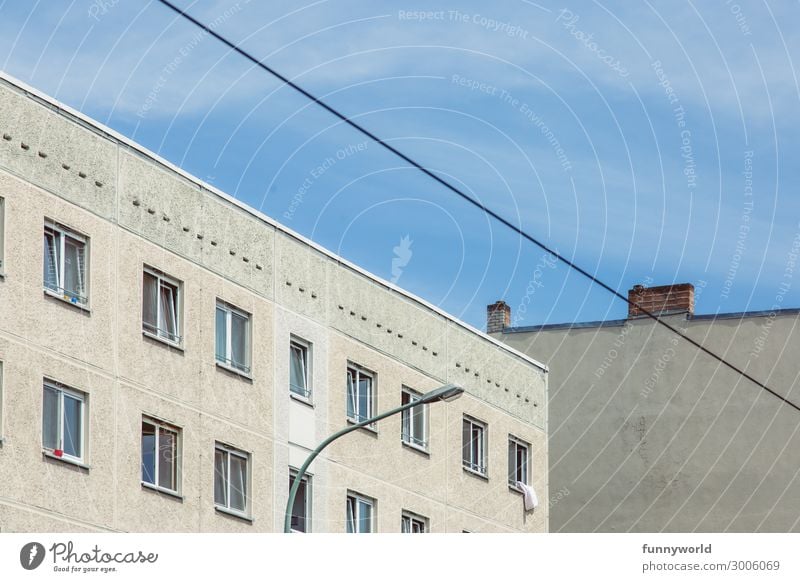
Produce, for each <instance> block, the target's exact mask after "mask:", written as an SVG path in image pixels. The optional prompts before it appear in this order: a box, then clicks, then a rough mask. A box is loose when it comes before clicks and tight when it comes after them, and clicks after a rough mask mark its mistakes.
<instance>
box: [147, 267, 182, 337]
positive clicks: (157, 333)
mask: <svg viewBox="0 0 800 582" xmlns="http://www.w3.org/2000/svg"><path fill="white" fill-rule="evenodd" d="M145 273H147V274H148V275H150V276H151V277H154V278H155V279H156V323H155V325H153V324H150V323H148V322H146V321H145V320H144V301H145V299H144V294H145V286H144V275H145ZM162 282H163V283H166V284H167V285H170V286H171V287H174V288H175V291H174V293H175V296H176V297H175V333H172V332H170V331H169V330H166V329H160V328H159V327H158V323H159V322H160V321H161V314H162V310H163V308H164V307H163V305H161V284H162ZM150 328H152V329H150ZM182 331H183V283H182V282H181V281H179V280H178V279H174V278H173V277H170V276H168V275H166V274H164V273H162V272H161V271H159V270H158V269H154V268H152V267H148V266H147V265H145V266H144V268H143V269H142V333H143V334H144V335H146V336H147V337H151V338H153V339H157V340H159V341H162V342H166V343H168V344H170V345H173V346H177V347H180V346H181V345H182V344H183V335H182Z"/></svg>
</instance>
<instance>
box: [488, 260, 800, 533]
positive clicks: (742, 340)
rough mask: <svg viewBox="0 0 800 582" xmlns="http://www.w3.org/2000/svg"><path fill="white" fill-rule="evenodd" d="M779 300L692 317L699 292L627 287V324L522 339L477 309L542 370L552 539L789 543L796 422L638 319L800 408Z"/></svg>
mask: <svg viewBox="0 0 800 582" xmlns="http://www.w3.org/2000/svg"><path fill="white" fill-rule="evenodd" d="M798 246H800V245H798ZM796 252H797V248H794V249H793V250H792V254H793V256H795V257H796ZM789 258H790V260H794V259H792V256H790V257H789ZM787 272H789V274H791V272H790V271H788V268H787ZM787 283H789V284H787ZM790 290H791V284H790V279H784V280H783V281H782V282H781V283H780V286H779V287H778V288H777V289H776V295H775V306H774V308H773V309H771V310H768V311H750V312H745V313H722V314H695V309H694V306H695V298H696V296H698V295H699V294H701V293H711V292H712V291H711V290H710V288H709V286H708V285H707V284H706V283H705V282H703V281H700V282H698V284H697V285H693V284H689V283H686V284H679V285H662V286H656V287H645V286H642V285H637V286H635V287H634V288H632V289H630V291H629V293H628V298H629V300H630V301H631V302H633V303H634V304H635V305H632V306H631V307H630V309H629V311H628V316H627V318H625V319H620V320H610V321H592V322H579V323H567V324H551V325H532V326H526V327H511V326H510V322H511V308H510V307H509V306H508V305H507V304H506V303H504V302H498V303H496V304H493V305H490V306H489V309H488V315H489V331H490V332H491V333H492V334H493V335H494V336H495V337H497V338H499V339H502V341H504V342H506V343H507V344H508V345H510V346H512V347H515V348H517V349H519V350H522V351H526V352H528V353H536V354H537V356H538V357H541V358H543V360H544V361H545V362H553V363H554V365H553V369H552V373H551V375H550V384H549V415H550V416H549V419H550V420H549V426H550V431H549V433H548V436H549V440H550V456H549V459H550V461H549V462H550V476H551V477H550V512H551V513H550V528H551V531H555V532H558V531H562V532H593V531H603V532H624V531H646V532H651V531H654V532H659V531H668V532H689V531H698V532H762V531H763V532H789V531H800V512H798V507H800V456H798V453H797V451H798V449H800V430H799V429H798V427H800V413H799V412H798V411H797V410H796V409H795V408H793V407H792V406H790V405H788V404H787V403H785V402H783V401H781V400H780V399H779V398H777V397H776V396H774V395H772V394H770V393H768V392H767V391H766V390H764V389H762V388H760V387H759V386H757V385H755V384H753V383H752V382H750V381H749V380H747V379H745V378H743V377H742V376H741V375H740V374H738V373H736V372H734V371H733V370H731V369H730V368H727V367H725V366H724V365H721V364H720V363H719V362H718V361H717V360H715V359H713V358H711V357H709V356H708V355H707V354H704V353H702V352H701V351H699V350H698V349H697V348H696V347H694V346H692V345H691V344H690V343H688V342H686V341H685V340H683V339H682V338H680V337H679V336H678V335H677V334H675V333H673V332H671V331H670V330H668V329H665V328H664V327H663V326H661V325H659V324H657V323H656V322H654V321H653V320H652V319H650V318H649V317H647V316H646V315H645V314H644V313H643V311H642V310H641V309H640V308H639V307H637V306H640V307H643V308H644V309H646V310H647V311H649V312H650V313H653V314H656V315H658V316H659V317H661V318H662V319H663V320H664V321H665V322H666V323H668V324H669V325H671V326H672V327H673V328H674V329H676V330H678V331H679V332H680V333H682V334H685V335H687V336H688V337H690V338H692V339H693V340H695V341H696V342H698V343H700V344H702V345H704V346H706V347H707V348H709V349H711V350H713V351H714V352H715V353H717V354H719V355H722V356H723V357H724V358H725V359H726V360H727V361H729V362H731V363H733V364H734V365H736V366H738V367H739V368H740V369H742V370H746V371H747V373H748V374H750V375H751V376H753V377H754V378H756V379H758V380H760V381H761V382H763V383H765V384H766V385H767V386H769V387H770V388H771V389H773V390H774V391H775V392H776V393H777V394H778V395H780V396H782V397H784V398H787V399H789V400H791V401H793V402H794V403H800V367H798V360H797V354H798V349H800V310H798V309H795V308H790V307H789V306H788V305H787V306H785V307H784V303H788V302H789V299H790V297H791V295H790V293H789V291H790ZM556 361H557V362H558V363H559V365H558V366H556V365H555V362H556Z"/></svg>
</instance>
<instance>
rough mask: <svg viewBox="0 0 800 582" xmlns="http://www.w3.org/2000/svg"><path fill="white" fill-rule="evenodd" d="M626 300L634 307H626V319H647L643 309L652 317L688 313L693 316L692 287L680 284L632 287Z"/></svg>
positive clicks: (687, 284)
mask: <svg viewBox="0 0 800 582" xmlns="http://www.w3.org/2000/svg"><path fill="white" fill-rule="evenodd" d="M628 300H629V301H630V302H631V303H634V304H635V305H628V319H632V318H635V317H647V315H646V314H645V312H644V311H643V309H646V310H647V311H649V312H650V313H652V314H653V315H671V314H675V313H688V314H689V316H690V317H691V316H692V315H694V285H692V284H691V283H681V284H678V285H662V286H660V287H645V286H644V285H634V286H633V289H631V290H630V291H628Z"/></svg>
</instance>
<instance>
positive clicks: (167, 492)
mask: <svg viewBox="0 0 800 582" xmlns="http://www.w3.org/2000/svg"><path fill="white" fill-rule="evenodd" d="M142 489H146V490H149V491H152V492H154V493H162V494H164V495H166V496H168V497H173V498H175V499H178V500H179V501H180V502H181V503H183V495H181V494H180V493H178V492H177V491H172V490H170V489H164V488H163V487H159V486H158V485H153V484H152V483H148V482H146V481H142Z"/></svg>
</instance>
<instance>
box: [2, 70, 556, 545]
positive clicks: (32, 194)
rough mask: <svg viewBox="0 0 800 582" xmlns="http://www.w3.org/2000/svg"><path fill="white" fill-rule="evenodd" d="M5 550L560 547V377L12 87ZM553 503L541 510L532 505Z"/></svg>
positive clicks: (6, 235) (5, 118) (5, 153)
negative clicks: (313, 455) (443, 536)
mask: <svg viewBox="0 0 800 582" xmlns="http://www.w3.org/2000/svg"><path fill="white" fill-rule="evenodd" d="M0 135H1V137H2V139H0V439H2V440H0V443H1V444H0V484H1V485H0V531H3V532H20V531H48V532H60V531H74V532H84V531H130V532H270V531H282V530H283V520H284V507H285V504H286V501H287V498H288V492H289V484H290V480H291V479H292V478H293V477H292V476H293V471H295V470H296V469H297V468H298V467H299V466H300V465H301V464H302V463H303V461H304V460H305V458H306V456H307V455H308V453H309V452H310V451H311V450H312V449H313V448H314V447H315V446H316V445H317V444H318V443H319V442H321V441H322V440H323V439H324V438H325V437H327V436H328V435H330V434H331V433H333V432H334V431H336V430H338V429H341V428H343V427H345V426H347V425H348V423H353V422H358V421H360V420H364V419H366V418H369V417H371V416H372V415H374V414H376V413H378V412H381V411H384V410H387V409H390V408H393V407H396V406H400V405H401V403H407V402H411V401H413V400H414V399H416V398H419V396H420V395H421V394H423V393H425V392H427V391H429V390H431V389H434V388H437V387H439V386H441V385H442V384H444V383H447V382H456V383H458V384H460V385H462V386H463V387H464V388H465V394H464V395H463V396H462V397H461V398H460V399H458V400H456V401H454V402H449V403H435V404H429V405H426V406H424V407H420V408H415V409H413V412H409V413H406V414H404V415H402V416H399V415H398V416H393V417H391V418H388V419H386V420H383V421H381V422H380V423H379V424H377V425H376V426H374V427H372V428H365V429H359V430H358V431H356V432H354V433H351V434H349V435H347V436H346V437H345V438H342V439H340V440H338V441H336V442H335V443H334V444H333V445H331V446H330V447H329V448H328V449H326V450H325V451H324V453H323V454H322V455H321V456H320V457H319V458H317V459H316V460H315V462H314V463H313V464H312V465H311V468H310V471H309V474H308V476H307V477H306V479H305V480H304V481H303V483H302V486H301V488H300V494H299V495H298V498H297V501H296V503H295V505H294V508H293V511H292V527H293V528H294V529H295V530H296V531H303V532H411V533H423V532H462V531H474V532H544V531H547V523H548V522H547V519H548V503H547V498H548V494H547V490H548V489H547V488H548V484H547V439H546V436H545V435H546V429H547V412H546V411H547V407H546V401H547V400H546V399H547V368H546V367H545V366H543V365H542V364H540V363H538V362H537V361H536V360H534V359H532V358H530V357H529V356H526V355H523V354H520V353H518V352H516V351H514V350H513V349H510V348H508V347H506V346H503V345H502V344H501V343H499V342H497V341H496V340H493V339H492V338H490V337H488V336H487V335H485V334H483V333H482V332H479V331H477V330H475V329H473V328H470V327H469V326H467V325H465V324H464V323H462V322H459V321H458V320H456V319H455V318H453V317H451V316H449V315H447V314H446V313H443V312H442V311H440V310H439V309H437V308H436V307H434V306H432V305H430V304H428V303H426V302H425V301H423V300H421V299H418V298H416V297H414V296H412V295H410V294H409V293H406V292H405V291H403V290H401V289H399V288H397V287H396V286H394V285H392V284H390V283H387V282H385V281H382V280H380V279H379V278H377V277H375V276H373V275H371V274H370V273H367V272H365V271H363V270H362V269H360V268H358V267H357V266H355V265H353V264H351V263H349V262H347V261H345V260H344V259H342V258H340V257H337V256H336V255H334V254H333V253H331V252H329V251H327V250H326V249H324V248H321V247H319V246H318V245H316V244H314V243H313V242H311V241H309V240H306V239H305V238H303V237H302V236H300V235H298V234H296V233H294V232H292V231H290V230H289V229H287V228H286V227H284V226H282V225H280V224H278V223H277V222H275V221H273V220H272V219H270V218H269V217H267V216H264V215H263V214H260V213H259V212H257V211H255V210H253V209H251V208H248V207H246V206H245V205H243V204H241V203H240V202H238V201H237V200H235V199H233V198H231V197H229V196H227V195H225V194H224V193H222V192H220V191H218V190H216V189H215V188H213V187H211V186H209V185H207V184H204V183H202V182H201V181H199V180H197V179H196V178H194V177H192V176H190V175H188V174H187V173H185V172H183V171H181V170H180V169H178V168H176V167H174V166H172V165H170V164H169V163H168V162H166V161H164V160H162V159H160V158H158V156H156V155H155V154H153V153H151V152H148V151H147V150H145V149H144V148H142V147H141V146H139V145H137V144H135V143H133V142H131V141H130V140H128V139H126V138H124V137H122V136H120V135H118V134H117V133H115V132H114V131H112V130H110V129H108V128H106V127H103V126H102V125H100V124H98V123H97V122H95V121H93V120H91V119H88V118H87V117H85V116H83V115H81V114H80V113H78V112H75V111H73V110H71V109H69V108H68V107H65V106H63V105H61V104H59V103H58V102H56V101H54V100H53V99H51V98H49V97H47V96H45V95H42V94H40V93H39V92H37V91H36V90H34V89H32V88H30V87H27V86H25V85H24V84H22V83H20V82H19V81H17V80H15V79H13V78H10V77H9V76H7V75H4V74H3V75H1V76H0ZM527 487H530V488H532V489H533V490H534V491H535V492H536V493H537V494H538V497H539V500H540V503H539V505H538V507H537V508H536V509H534V510H528V511H526V510H525V508H524V504H523V492H524V491H525V490H526V488H527Z"/></svg>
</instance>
